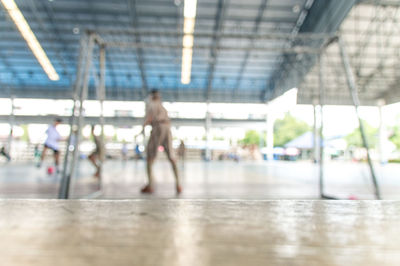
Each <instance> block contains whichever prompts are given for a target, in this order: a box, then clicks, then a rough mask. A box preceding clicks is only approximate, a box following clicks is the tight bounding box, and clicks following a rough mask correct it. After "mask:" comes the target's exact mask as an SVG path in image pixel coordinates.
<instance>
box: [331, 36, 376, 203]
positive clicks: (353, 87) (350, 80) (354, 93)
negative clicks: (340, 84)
mask: <svg viewBox="0 0 400 266" xmlns="http://www.w3.org/2000/svg"><path fill="white" fill-rule="evenodd" d="M337 41H338V45H339V50H340V56H341V58H342V63H343V67H344V70H345V72H346V80H347V85H348V87H349V90H350V94H351V98H352V100H353V105H354V107H355V109H356V114H357V118H358V122H359V124H360V133H361V138H362V142H363V145H364V148H365V149H366V150H367V161H368V166H369V170H370V172H371V178H372V182H373V184H374V188H375V196H376V199H381V195H380V192H379V185H378V181H377V178H376V175H375V170H374V166H373V164H372V160H371V156H370V154H369V146H368V140H367V136H366V134H365V130H364V123H363V121H362V120H361V117H360V114H359V112H358V107H359V106H360V100H359V98H358V88H357V84H356V82H355V78H354V74H353V71H352V70H351V67H350V62H349V58H348V55H347V52H346V50H345V47H344V45H343V42H342V40H341V39H340V38H339V37H338V38H337Z"/></svg>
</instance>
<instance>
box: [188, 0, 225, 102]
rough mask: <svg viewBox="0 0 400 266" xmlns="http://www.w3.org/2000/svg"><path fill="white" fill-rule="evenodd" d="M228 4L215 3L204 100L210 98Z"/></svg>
mask: <svg viewBox="0 0 400 266" xmlns="http://www.w3.org/2000/svg"><path fill="white" fill-rule="evenodd" d="M228 5H229V0H218V5H217V15H216V16H215V23H214V30H213V32H214V36H213V42H212V45H211V50H210V59H209V60H210V64H209V66H208V71H207V72H208V75H207V76H208V78H207V83H206V95H205V100H206V101H207V102H208V101H209V100H210V94H211V89H212V82H213V80H214V72H215V66H216V64H217V56H218V47H219V41H220V39H221V35H220V34H221V31H222V25H223V21H224V19H225V13H226V9H227V6H228ZM194 49H198V47H197V46H195V47H194Z"/></svg>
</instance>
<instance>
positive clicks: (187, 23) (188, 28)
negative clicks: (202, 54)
mask: <svg viewBox="0 0 400 266" xmlns="http://www.w3.org/2000/svg"><path fill="white" fill-rule="evenodd" d="M194 22H195V20H194V18H185V19H184V21H183V32H184V33H185V34H193V32H194Z"/></svg>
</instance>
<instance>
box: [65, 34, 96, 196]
mask: <svg viewBox="0 0 400 266" xmlns="http://www.w3.org/2000/svg"><path fill="white" fill-rule="evenodd" d="M93 46H94V36H93V35H89V36H88V35H84V36H83V37H82V39H81V43H80V52H79V61H78V67H77V77H76V81H75V87H74V94H73V101H74V103H73V104H74V105H73V108H72V115H71V117H70V131H71V132H70V136H69V138H68V143H67V147H66V152H65V157H64V164H63V165H64V167H63V172H62V179H61V184H60V189H59V194H58V198H60V199H68V197H69V188H70V182H71V178H72V176H73V174H74V170H75V164H76V161H77V155H78V152H79V141H80V130H81V126H82V124H83V120H82V108H83V101H84V99H85V98H86V97H87V88H88V82H89V71H90V66H91V61H92V53H93ZM82 71H83V72H82ZM82 85H83V87H82ZM85 88H86V93H84V91H85ZM77 115H78V116H79V117H78V125H77V128H75V124H76V116H77ZM75 130H76V131H75ZM71 146H73V147H74V148H73V154H72V158H71V159H70V156H69V153H70V147H71Z"/></svg>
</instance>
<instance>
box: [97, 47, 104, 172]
mask: <svg viewBox="0 0 400 266" xmlns="http://www.w3.org/2000/svg"><path fill="white" fill-rule="evenodd" d="M99 60H100V82H99V89H98V96H97V97H98V100H99V102H100V126H101V133H100V145H101V147H102V148H103V149H104V100H105V75H106V47H105V46H104V45H101V46H100V59H99ZM101 155H102V154H101ZM103 156H104V155H103ZM103 156H101V157H100V158H99V159H100V171H102V170H103V161H104V158H103Z"/></svg>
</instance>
